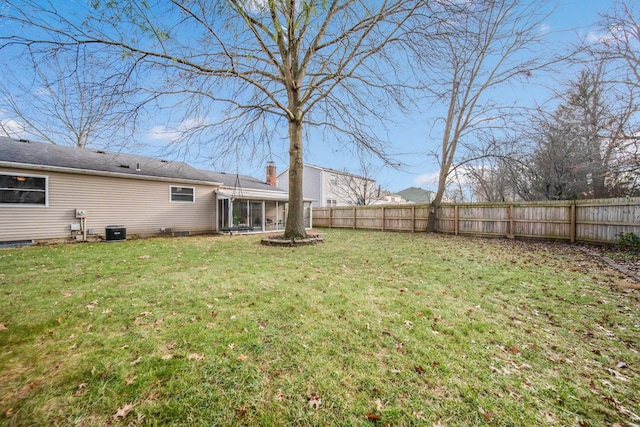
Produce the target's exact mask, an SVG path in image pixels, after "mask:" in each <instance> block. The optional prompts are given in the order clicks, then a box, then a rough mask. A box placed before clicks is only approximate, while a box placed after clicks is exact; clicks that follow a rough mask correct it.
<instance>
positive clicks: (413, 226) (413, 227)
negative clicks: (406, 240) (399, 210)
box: [411, 205, 416, 233]
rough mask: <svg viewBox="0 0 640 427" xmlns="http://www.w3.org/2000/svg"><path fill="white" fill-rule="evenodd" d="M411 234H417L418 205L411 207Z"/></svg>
mask: <svg viewBox="0 0 640 427" xmlns="http://www.w3.org/2000/svg"><path fill="white" fill-rule="evenodd" d="M411 232H412V233H415V232H416V205H413V206H411Z"/></svg>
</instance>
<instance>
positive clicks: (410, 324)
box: [404, 320, 413, 330]
mask: <svg viewBox="0 0 640 427" xmlns="http://www.w3.org/2000/svg"><path fill="white" fill-rule="evenodd" d="M404 326H406V327H407V329H409V330H411V329H413V322H411V321H410V320H405V321H404Z"/></svg>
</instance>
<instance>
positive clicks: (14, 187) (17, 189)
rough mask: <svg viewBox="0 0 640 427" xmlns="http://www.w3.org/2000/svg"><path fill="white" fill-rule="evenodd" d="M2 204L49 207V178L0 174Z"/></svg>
mask: <svg viewBox="0 0 640 427" xmlns="http://www.w3.org/2000/svg"><path fill="white" fill-rule="evenodd" d="M0 204H2V205H34V206H47V177H45V176H30V175H13V174H9V175H6V174H0Z"/></svg>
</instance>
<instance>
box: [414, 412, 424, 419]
mask: <svg viewBox="0 0 640 427" xmlns="http://www.w3.org/2000/svg"><path fill="white" fill-rule="evenodd" d="M413 416H414V417H416V418H417V419H419V420H424V414H423V413H422V411H418V412H416V411H413Z"/></svg>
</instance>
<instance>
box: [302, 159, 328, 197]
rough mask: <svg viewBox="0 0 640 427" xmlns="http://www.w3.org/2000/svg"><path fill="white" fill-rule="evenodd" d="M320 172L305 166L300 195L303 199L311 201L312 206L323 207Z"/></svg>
mask: <svg viewBox="0 0 640 427" xmlns="http://www.w3.org/2000/svg"><path fill="white" fill-rule="evenodd" d="M322 175H323V174H322V170H321V169H318V168H314V167H309V166H307V165H305V166H304V167H303V172H302V194H303V195H304V198H305V199H312V200H313V203H314V205H316V204H318V205H320V206H324V203H325V200H324V194H323V186H322Z"/></svg>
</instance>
